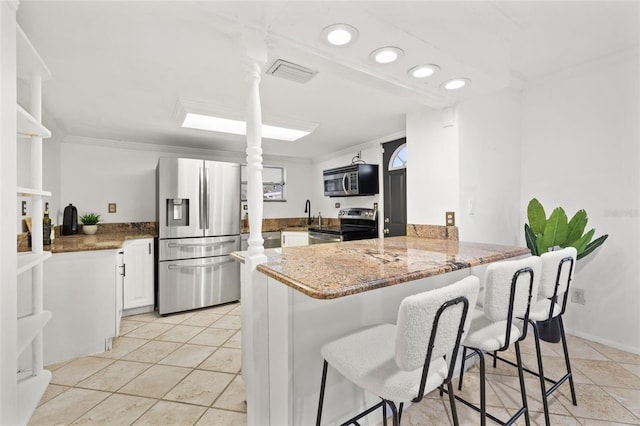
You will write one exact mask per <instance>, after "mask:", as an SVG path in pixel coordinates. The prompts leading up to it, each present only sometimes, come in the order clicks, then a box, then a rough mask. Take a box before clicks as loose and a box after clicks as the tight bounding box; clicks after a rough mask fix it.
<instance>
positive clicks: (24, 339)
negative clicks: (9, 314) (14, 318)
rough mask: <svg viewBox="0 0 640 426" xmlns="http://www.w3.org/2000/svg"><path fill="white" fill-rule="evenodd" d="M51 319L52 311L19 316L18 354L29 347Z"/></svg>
mask: <svg viewBox="0 0 640 426" xmlns="http://www.w3.org/2000/svg"><path fill="white" fill-rule="evenodd" d="M50 319H51V311H42V312H40V313H39V314H36V315H29V316H27V317H23V318H18V355H19V354H21V353H22V352H24V350H25V349H27V346H29V344H30V343H31V341H32V340H33V339H34V338H35V337H36V336H37V335H38V333H40V332H41V331H42V328H43V327H44V326H45V325H46V324H47V323H48V322H49V320H50Z"/></svg>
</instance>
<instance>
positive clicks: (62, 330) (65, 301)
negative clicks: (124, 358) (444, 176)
mask: <svg viewBox="0 0 640 426" xmlns="http://www.w3.org/2000/svg"><path fill="white" fill-rule="evenodd" d="M117 266H118V250H94V251H79V252H73V253H58V254H54V255H53V256H51V259H49V260H48V261H47V262H46V263H45V264H44V277H45V286H44V307H45V309H46V310H48V311H51V312H52V313H53V317H52V319H51V321H49V324H47V326H46V327H45V329H44V363H45V365H48V364H54V363H59V362H63V361H68V360H70V359H73V358H78V357H81V356H86V355H91V354H94V353H100V352H104V351H106V350H109V349H111V344H112V339H113V338H114V337H116V335H117V328H118V323H119V320H120V318H119V316H118V310H119V308H120V304H119V301H118V295H117V287H118V282H117V272H116V269H117Z"/></svg>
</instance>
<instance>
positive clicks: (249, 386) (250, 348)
mask: <svg viewBox="0 0 640 426" xmlns="http://www.w3.org/2000/svg"><path fill="white" fill-rule="evenodd" d="M243 42H244V49H245V55H246V56H245V65H246V79H247V81H248V83H249V84H248V93H247V110H246V123H247V204H248V206H249V227H250V234H249V250H248V253H247V256H246V257H245V263H244V265H242V267H241V299H242V377H243V379H244V382H245V388H246V401H247V425H248V426H258V425H260V426H262V425H268V424H269V417H270V414H269V411H270V410H269V406H270V395H269V375H268V367H269V344H268V338H269V323H268V318H267V317H266V314H265V312H266V310H264V309H259V308H258V307H260V306H265V305H266V304H267V303H268V302H267V298H268V291H267V278H266V276H265V275H263V274H261V273H259V272H258V271H256V267H257V266H258V265H259V264H261V263H264V262H266V261H267V257H266V256H265V254H264V246H263V242H264V241H263V239H262V207H263V206H262V200H263V195H262V148H261V144H262V110H261V106H260V78H261V73H262V67H263V66H264V64H265V63H266V61H267V48H266V43H265V34H264V32H262V33H260V32H259V31H256V30H250V29H247V28H245V31H244V33H243Z"/></svg>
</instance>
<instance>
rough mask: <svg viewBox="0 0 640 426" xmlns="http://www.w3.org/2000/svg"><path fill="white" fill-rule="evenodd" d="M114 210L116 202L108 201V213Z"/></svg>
mask: <svg viewBox="0 0 640 426" xmlns="http://www.w3.org/2000/svg"><path fill="white" fill-rule="evenodd" d="M115 212H116V203H109V213H115Z"/></svg>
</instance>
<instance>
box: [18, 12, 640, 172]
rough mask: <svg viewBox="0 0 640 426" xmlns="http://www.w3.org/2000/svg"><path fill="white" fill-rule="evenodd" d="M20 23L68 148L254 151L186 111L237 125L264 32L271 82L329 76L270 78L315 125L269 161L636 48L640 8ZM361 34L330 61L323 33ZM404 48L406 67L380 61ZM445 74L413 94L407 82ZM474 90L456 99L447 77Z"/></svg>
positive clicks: (140, 15)
mask: <svg viewBox="0 0 640 426" xmlns="http://www.w3.org/2000/svg"><path fill="white" fill-rule="evenodd" d="M18 22H19V23H20V25H21V26H22V27H23V29H24V30H25V32H26V33H27V35H28V36H29V38H30V39H31V41H32V42H33V44H34V45H35V46H36V49H38V51H39V52H40V54H41V56H42V57H43V59H44V60H45V62H46V63H47V64H48V66H49V68H50V69H51V72H52V75H53V77H52V79H51V80H49V81H47V82H45V84H44V87H43V96H44V107H45V109H46V114H47V115H48V116H49V119H53V120H55V122H56V123H57V124H58V125H59V127H60V128H61V129H62V130H63V132H64V133H65V134H66V135H69V136H84V137H91V138H99V139H111V140H118V141H130V142H139V143H151V144H166V145H172V146H185V147H193V148H204V149H215V150H223V151H244V149H245V141H244V138H243V137H239V136H238V137H236V136H230V135H225V134H220V133H211V132H204V131H198V130H191V129H182V128H180V127H179V125H178V122H177V120H176V118H175V116H174V115H175V110H176V105H177V103H178V100H179V99H180V98H182V99H186V100H188V101H193V102H201V103H212V104H215V105H220V106H224V107H225V108H227V109H230V110H234V111H236V112H238V113H241V112H242V111H244V103H245V98H246V93H247V85H246V82H245V78H244V76H245V68H244V65H243V55H244V48H243V45H242V38H241V35H242V32H243V28H245V29H246V28H256V27H258V28H266V40H267V46H268V62H267V64H266V67H268V66H269V65H270V64H271V63H273V61H275V60H276V59H284V60H287V61H290V62H294V63H297V64H300V65H303V66H306V67H308V68H311V69H314V70H317V71H318V74H317V75H316V76H315V77H314V78H313V79H312V80H311V81H309V82H308V83H305V84H300V83H295V82H291V81H288V80H284V79H281V78H276V77H273V76H268V75H263V77H262V82H261V98H262V108H263V114H264V116H265V121H266V118H268V117H269V116H278V117H288V118H290V119H295V120H301V121H305V122H312V123H317V124H318V127H317V129H316V130H315V131H314V132H313V133H312V134H311V135H309V136H306V137H304V138H302V139H300V140H298V141H297V142H282V141H275V140H267V139H265V140H264V141H263V149H264V152H265V154H271V155H286V156H293V157H304V158H310V159H313V158H318V157H321V156H326V155H328V154H330V153H332V152H336V151H340V150H344V149H346V148H349V147H353V146H356V145H358V144H362V143H365V142H368V141H372V140H376V139H379V138H383V137H385V136H388V135H392V134H397V133H398V132H401V131H402V130H403V129H404V124H405V123H404V116H405V113H406V112H407V111H411V110H415V109H417V108H421V107H424V106H429V107H433V108H442V107H445V106H448V105H453V104H455V103H456V102H460V101H462V100H464V99H468V98H471V97H474V96H479V95H482V94H485V93H489V92H491V91H494V90H499V89H501V88H504V87H507V86H509V85H515V86H516V87H517V86H519V85H521V84H522V83H526V82H527V81H530V80H535V79H538V78H541V77H544V76H546V75H549V74H551V73H554V72H557V71H560V70H563V69H565V68H567V67H572V66H575V65H580V64H582V63H585V62H589V61H593V60H597V59H599V58H603V57H606V56H608V55H612V54H615V53H617V52H622V51H625V50H629V49H637V46H638V40H639V27H640V25H639V24H640V2H639V1H623V2H616V1H598V2H585V1H468V2H461V1H361V2H350V1H337V2H328V1H289V2H275V1H269V2H248V1H233V2H220V1H188V0H183V1H177V0H175V1H163V2H161V1H83V2H80V1H55V0H49V1H29V0H23V1H22V2H21V3H20V7H19V10H18ZM333 23H349V24H351V25H353V26H355V27H356V28H358V30H359V32H360V36H359V38H358V40H357V42H356V43H355V44H354V45H352V46H349V47H346V48H332V47H329V46H327V45H325V44H324V43H322V42H321V41H320V38H319V34H320V32H321V31H322V29H323V28H324V27H326V26H328V25H330V24H333ZM388 45H395V46H398V47H401V48H402V49H404V51H405V56H404V57H403V58H402V60H401V61H399V62H398V63H396V64H391V65H386V66H380V65H378V66H376V65H373V64H371V63H370V62H369V60H368V55H369V53H370V52H371V51H372V50H373V49H375V48H377V47H382V46H388ZM423 63H436V64H438V65H440V67H441V71H440V72H439V73H438V74H436V75H435V76H433V77H431V78H430V79H429V80H427V81H424V82H422V81H420V82H418V81H414V80H412V79H411V78H410V77H409V76H408V75H407V70H408V69H409V68H411V67H412V66H414V65H419V64H423ZM452 77H468V78H471V79H472V80H473V83H472V84H471V86H470V87H468V88H466V89H463V90H462V91H460V92H459V93H445V92H444V91H443V90H442V89H440V88H439V85H440V84H441V83H442V82H443V81H445V80H446V79H448V78H452Z"/></svg>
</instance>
